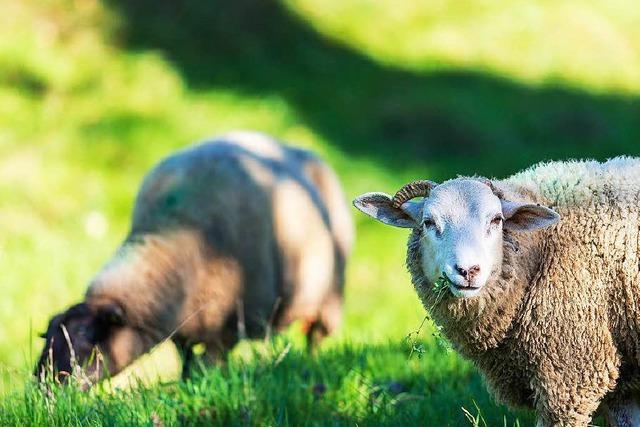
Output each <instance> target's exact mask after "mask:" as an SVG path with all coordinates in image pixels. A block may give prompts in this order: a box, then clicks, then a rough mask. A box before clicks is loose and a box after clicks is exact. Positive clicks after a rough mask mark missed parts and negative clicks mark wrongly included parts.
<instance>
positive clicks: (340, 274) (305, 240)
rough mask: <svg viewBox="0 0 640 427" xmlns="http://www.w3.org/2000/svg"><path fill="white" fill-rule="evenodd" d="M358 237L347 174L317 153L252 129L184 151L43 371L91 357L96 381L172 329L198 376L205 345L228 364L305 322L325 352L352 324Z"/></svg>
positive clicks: (147, 185) (51, 347) (74, 311)
mask: <svg viewBox="0 0 640 427" xmlns="http://www.w3.org/2000/svg"><path fill="white" fill-rule="evenodd" d="M352 240H353V226H352V221H351V216H350V213H349V210H348V208H347V205H346V199H345V198H344V195H343V192H342V189H341V187H340V184H339V182H338V179H337V177H336V175H335V174H334V172H333V171H332V170H331V169H330V168H329V166H327V164H325V163H324V162H323V161H321V160H320V159H319V158H318V157H317V156H315V155H314V154H312V153H310V152H309V151H306V150H303V149H298V148H292V147H287V146H285V145H281V144H280V143H279V142H277V141H276V140H274V139H272V138H270V137H268V136H266V135H262V134H259V133H252V132H247V131H238V132H232V133H229V134H227V135H224V136H222V137H220V138H218V139H215V140H213V141H208V142H204V143H201V144H199V145H195V146H192V147H189V148H186V149H184V150H182V151H179V152H177V153H175V154H173V155H171V156H169V157H168V158H165V159H164V160H162V161H161V162H160V163H159V164H158V165H157V166H155V168H153V170H151V172H150V173H148V175H147V176H146V177H145V179H144V181H143V183H142V186H141V189H140V190H139V193H138V195H137V199H136V202H135V208H134V210H133V216H132V224H131V229H130V232H129V233H128V235H127V237H126V238H125V239H124V242H123V243H122V244H121V246H120V247H119V248H118V249H117V251H116V252H115V254H114V256H113V257H112V258H111V259H110V260H109V261H108V262H107V263H106V264H105V265H104V267H103V268H102V269H101V270H100V271H99V272H98V273H97V275H96V276H95V277H94V278H93V280H92V281H91V283H90V285H89V287H88V290H87V292H86V296H85V298H84V301H82V302H81V303H79V304H76V305H74V306H72V307H71V308H70V309H68V310H67V311H65V312H64V313H61V314H58V315H56V316H54V317H53V318H52V319H51V321H50V323H49V326H48V328H47V332H46V334H45V335H44V337H45V338H46V342H45V346H44V349H43V351H42V354H41V357H40V359H39V361H38V363H37V367H36V371H35V374H36V375H37V376H38V377H39V378H44V377H48V376H49V374H48V373H49V372H52V371H53V372H55V373H56V374H55V375H56V376H55V377H56V378H62V380H64V378H65V377H64V376H65V375H67V374H69V373H71V372H72V369H74V366H85V370H84V371H83V372H84V374H85V375H84V378H88V383H89V384H93V383H95V382H96V381H98V380H99V379H101V378H103V377H104V376H105V375H115V374H116V373H118V372H119V371H121V370H122V369H123V368H124V367H126V366H127V365H129V364H130V363H132V362H133V361H134V360H135V359H136V358H137V357H138V356H140V355H141V354H143V353H145V352H147V351H149V350H150V349H151V348H152V347H153V346H154V345H156V344H158V343H159V342H161V341H163V340H166V339H169V338H171V339H172V340H173V342H174V343H175V344H176V345H177V347H178V349H179V350H180V352H181V353H182V355H183V376H185V377H186V376H187V375H188V374H189V367H190V361H191V359H192V356H193V354H192V351H191V348H192V347H193V345H194V344H196V343H201V344H204V348H205V354H204V358H205V359H206V360H209V361H216V360H223V359H224V356H225V353H226V352H227V351H228V350H230V349H231V348H232V347H233V346H234V344H235V343H236V342H237V341H238V340H239V339H240V338H242V337H243V336H247V337H249V338H254V337H261V336H264V335H265V334H268V333H270V331H271V329H275V330H279V329H282V328H284V327H285V326H287V325H289V324H291V323H292V322H293V321H296V320H301V321H302V325H303V328H304V330H305V331H306V334H307V339H308V342H309V346H310V347H314V346H315V345H317V343H318V342H319V341H320V340H321V339H322V338H324V337H325V336H327V335H329V334H331V333H333V332H334V331H335V330H336V329H337V328H338V327H339V325H340V322H341V314H342V300H343V285H344V274H345V265H346V261H347V257H348V255H349V252H350V247H351V244H352ZM69 341H70V342H69ZM96 353H97V354H99V355H101V357H92V355H93V354H96ZM105 365H106V368H105Z"/></svg>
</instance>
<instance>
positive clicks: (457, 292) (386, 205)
mask: <svg viewBox="0 0 640 427" xmlns="http://www.w3.org/2000/svg"><path fill="white" fill-rule="evenodd" d="M416 197H423V198H422V199H421V200H412V199H414V198H416ZM353 203H354V206H355V207H356V208H357V209H359V210H360V211H362V212H364V213H365V214H367V215H369V216H371V217H373V218H375V219H377V220H379V221H381V222H383V223H385V224H387V225H392V226H395V227H403V228H413V229H416V230H417V231H418V232H419V233H420V239H419V245H420V247H419V250H420V251H421V252H422V271H423V274H424V277H425V278H426V279H427V281H428V282H429V283H432V284H435V283H443V282H444V283H445V284H447V285H448V287H449V289H450V291H451V293H452V294H453V295H454V296H456V297H474V296H476V295H478V294H479V293H480V292H481V290H482V288H483V287H484V286H485V285H486V284H487V283H488V282H490V279H491V278H492V277H494V276H495V275H497V274H499V272H500V271H501V266H502V257H503V253H502V248H503V230H505V229H508V230H515V231H521V232H529V231H535V230H539V229H542V228H545V227H549V226H551V225H553V224H555V223H556V222H557V221H558V220H559V219H560V216H559V215H558V214H557V213H555V212H554V211H553V210H551V209H549V208H547V207H544V206H540V205H537V204H532V203H518V202H512V201H508V200H503V199H502V198H501V197H500V193H499V192H498V191H496V189H495V187H494V186H493V184H491V182H490V181H488V180H486V181H483V180H478V179H471V178H458V179H453V180H450V181H447V182H444V183H442V184H440V185H438V184H436V183H434V182H431V181H415V182H413V183H409V184H407V185H405V186H404V187H402V188H401V189H400V190H399V191H398V192H397V193H396V195H395V196H394V197H390V196H389V195H387V194H384V193H367V194H363V195H361V196H359V197H357V198H356V199H355V200H354V202H353Z"/></svg>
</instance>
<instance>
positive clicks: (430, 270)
mask: <svg viewBox="0 0 640 427" xmlns="http://www.w3.org/2000/svg"><path fill="white" fill-rule="evenodd" d="M415 197H424V199H422V200H418V201H410V199H413V198H415ZM639 202H640V159H635V158H628V157H619V158H615V159H612V160H609V161H607V162H605V163H598V162H595V161H568V162H554V163H547V164H540V165H537V166H534V167H532V168H530V169H528V170H526V171H524V172H521V173H518V174H516V175H514V176H512V177H510V178H507V179H504V180H500V181H497V180H494V181H489V180H486V179H483V178H479V177H471V178H457V179H453V180H450V181H446V182H444V183H442V184H440V185H436V184H435V183H433V182H429V181H418V182H414V183H411V184H408V185H407V186H405V187H403V188H402V189H401V190H400V191H399V192H398V193H397V194H396V195H395V196H394V197H393V198H392V197H390V196H387V195H386V194H382V193H368V194H364V195H362V196H360V197H358V198H356V199H355V201H354V204H355V206H356V207H357V208H358V209H360V210H361V211H363V212H364V213H366V214H368V215H370V216H372V217H374V218H376V219H378V220H380V221H382V222H384V223H385V224H389V225H393V226H397V227H406V228H411V229H412V233H411V236H410V238H409V242H408V250H407V265H408V268H409V271H410V273H411V275H412V281H413V284H414V286H415V289H416V291H417V293H418V295H419V296H420V298H421V300H422V302H423V304H424V306H425V307H426V308H427V309H428V310H429V311H430V313H431V315H432V317H433V318H434V320H435V321H436V323H437V324H439V325H440V326H441V327H442V329H443V332H444V334H445V335H446V336H447V337H448V338H449V340H450V341H451V342H452V344H453V346H454V348H456V349H457V350H458V351H459V352H460V353H461V354H462V355H463V356H465V357H466V358H468V359H470V360H472V361H473V362H474V363H475V364H476V366H477V367H478V368H479V370H480V371H481V372H482V373H483V374H484V376H485V378H486V380H487V383H488V385H489V387H490V389H491V390H492V391H493V392H494V393H495V395H496V396H497V397H498V399H499V400H501V401H503V402H505V403H507V404H509V405H512V406H519V407H528V408H535V409H536V412H537V415H538V419H539V425H544V426H551V425H553V426H586V425H587V424H588V422H589V421H590V419H591V417H592V415H593V414H594V412H595V411H596V410H597V409H598V408H599V407H601V406H602V408H603V409H605V408H606V409H608V411H606V414H607V418H608V420H609V422H610V423H612V424H613V425H619V426H623V425H624V426H631V425H634V426H637V425H640V407H639V406H638V404H637V402H636V399H635V397H634V386H635V384H636V380H637V379H638V378H640V247H639V245H640V232H639V231H640V218H639V215H640V204H639ZM442 283H445V284H446V285H447V286H445V287H442V286H437V285H436V284H442Z"/></svg>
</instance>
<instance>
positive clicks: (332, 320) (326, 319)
mask: <svg viewBox="0 0 640 427" xmlns="http://www.w3.org/2000/svg"><path fill="white" fill-rule="evenodd" d="M341 322H342V297H341V296H340V295H331V296H330V297H328V298H327V300H326V301H325V302H324V304H323V306H322V308H321V309H320V314H319V316H318V317H317V318H316V319H313V320H311V321H307V323H306V324H305V326H304V329H305V333H306V338H307V349H308V350H309V351H313V350H314V349H316V348H317V347H318V346H319V345H320V343H321V342H322V340H324V339H325V338H326V337H327V336H329V335H331V334H333V333H334V332H335V331H336V330H337V329H338V328H339V327H340V324H341Z"/></svg>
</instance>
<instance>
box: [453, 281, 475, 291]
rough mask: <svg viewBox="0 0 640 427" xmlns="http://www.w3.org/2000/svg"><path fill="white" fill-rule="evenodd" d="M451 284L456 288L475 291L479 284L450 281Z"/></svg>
mask: <svg viewBox="0 0 640 427" xmlns="http://www.w3.org/2000/svg"><path fill="white" fill-rule="evenodd" d="M451 285H452V286H453V287H454V288H456V289H459V290H461V291H475V290H477V289H480V286H473V285H458V284H457V283H454V282H451Z"/></svg>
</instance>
